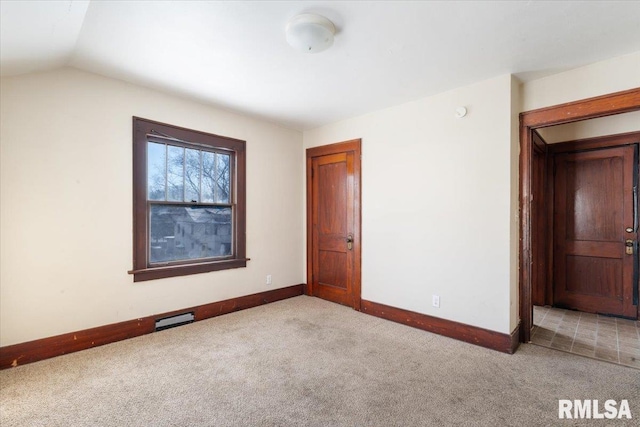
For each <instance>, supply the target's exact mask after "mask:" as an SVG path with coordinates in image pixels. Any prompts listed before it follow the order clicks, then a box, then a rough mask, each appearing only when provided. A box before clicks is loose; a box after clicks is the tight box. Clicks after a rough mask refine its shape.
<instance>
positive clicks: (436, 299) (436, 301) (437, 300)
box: [433, 295, 440, 308]
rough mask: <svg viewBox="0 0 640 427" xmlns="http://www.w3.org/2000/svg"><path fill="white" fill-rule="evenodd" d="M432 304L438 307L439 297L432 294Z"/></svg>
mask: <svg viewBox="0 0 640 427" xmlns="http://www.w3.org/2000/svg"><path fill="white" fill-rule="evenodd" d="M433 306H434V307H437V308H440V297H439V296H438V295H434V296H433Z"/></svg>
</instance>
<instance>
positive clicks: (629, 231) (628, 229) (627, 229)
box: [625, 227, 633, 233]
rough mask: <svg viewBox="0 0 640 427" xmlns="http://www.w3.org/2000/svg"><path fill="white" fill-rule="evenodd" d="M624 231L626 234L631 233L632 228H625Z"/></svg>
mask: <svg viewBox="0 0 640 427" xmlns="http://www.w3.org/2000/svg"><path fill="white" fill-rule="evenodd" d="M625 231H626V232H627V233H633V228H632V227H627V228H626V229H625Z"/></svg>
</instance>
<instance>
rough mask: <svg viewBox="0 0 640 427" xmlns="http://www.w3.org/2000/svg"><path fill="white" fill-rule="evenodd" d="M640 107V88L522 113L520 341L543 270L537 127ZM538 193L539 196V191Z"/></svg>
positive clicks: (528, 329)
mask: <svg viewBox="0 0 640 427" xmlns="http://www.w3.org/2000/svg"><path fill="white" fill-rule="evenodd" d="M638 110H640V88H636V89H631V90H627V91H623V92H617V93H614V94H610V95H605V96H600V97H596V98H589V99H585V100H582V101H576V102H570V103H566V104H561V105H557V106H553V107H547V108H542V109H538V110H533V111H527V112H524V113H521V114H520V254H519V279H520V280H519V291H520V292H519V299H520V320H521V329H520V341H521V342H530V341H531V335H532V328H533V326H534V325H533V301H532V299H533V279H534V271H535V272H537V273H536V274H539V273H544V271H543V270H542V269H541V268H540V269H535V268H534V267H535V265H534V254H535V250H536V249H537V247H536V246H535V245H534V243H535V242H536V241H540V236H537V235H536V234H537V231H539V230H537V228H536V227H535V223H536V220H537V219H538V218H537V216H536V210H535V207H534V206H535V203H536V202H535V200H536V194H535V193H536V190H535V189H536V188H537V187H539V185H540V184H539V183H538V182H535V180H534V173H533V170H534V166H535V165H534V145H535V144H534V130H535V129H540V128H544V127H548V126H553V125H559V124H564V123H572V122H578V121H582V120H588V119H592V118H597V117H604V116H609V115H615V114H621V113H626V112H631V111H638ZM537 179H540V178H537ZM538 197H540V195H539V194H538ZM542 208H544V207H542ZM636 310H637V306H636ZM636 316H637V311H636Z"/></svg>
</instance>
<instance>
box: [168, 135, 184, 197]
mask: <svg viewBox="0 0 640 427" xmlns="http://www.w3.org/2000/svg"><path fill="white" fill-rule="evenodd" d="M167 153H168V156H169V158H168V159H167V169H168V171H167V172H168V173H167V185H168V188H167V200H168V201H172V202H182V201H183V200H184V148H182V147H174V146H172V145H168V146H167Z"/></svg>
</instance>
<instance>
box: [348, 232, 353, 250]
mask: <svg viewBox="0 0 640 427" xmlns="http://www.w3.org/2000/svg"><path fill="white" fill-rule="evenodd" d="M347 249H349V250H351V249H353V235H352V234H349V235H348V236H347Z"/></svg>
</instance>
